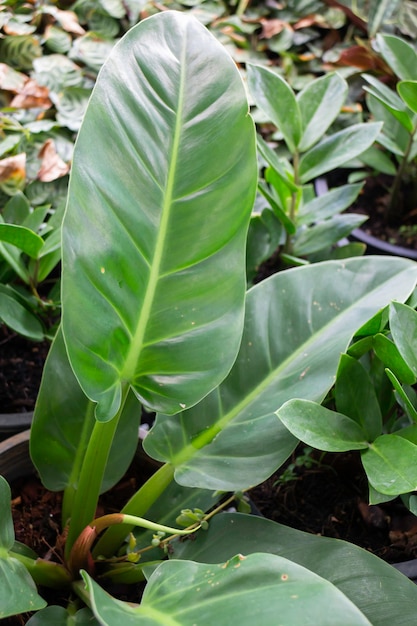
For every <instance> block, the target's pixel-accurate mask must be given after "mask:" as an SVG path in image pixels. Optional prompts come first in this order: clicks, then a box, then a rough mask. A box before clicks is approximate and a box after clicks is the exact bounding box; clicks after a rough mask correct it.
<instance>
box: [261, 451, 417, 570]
mask: <svg viewBox="0 0 417 626" xmlns="http://www.w3.org/2000/svg"><path fill="white" fill-rule="evenodd" d="M300 454H301V456H302V454H303V448H302V447H301V448H298V450H297V451H296V453H295V454H294V456H293V458H292V459H291V460H290V461H289V462H287V463H286V465H285V466H284V467H283V468H281V469H280V470H279V471H278V472H277V473H276V474H274V475H273V476H271V478H269V479H268V480H267V481H265V482H264V483H262V484H261V485H259V486H258V487H256V488H254V489H253V490H251V492H250V497H251V499H252V501H253V502H254V503H255V506H256V507H257V508H258V509H259V511H260V512H261V513H262V515H264V516H265V517H268V518H269V519H272V520H274V521H276V522H279V523H281V524H285V525H287V526H291V527H292V528H297V529H299V530H303V531H305V532H309V533H312V534H315V535H322V536H324V537H333V538H337V539H344V540H346V541H350V542H351V543H354V544H356V545H358V546H360V547H362V548H365V549H366V550H369V551H371V552H373V553H374V554H375V555H376V556H379V557H380V558H382V559H384V560H385V561H387V562H389V563H398V562H401V561H407V560H409V559H413V558H416V557H417V517H416V516H414V515H412V514H411V513H410V512H409V510H408V509H407V508H406V507H405V506H404V505H403V504H402V502H401V500H400V499H399V498H397V499H396V500H394V501H392V502H387V503H385V504H381V505H378V506H376V505H373V506H369V505H368V504H367V502H368V487H367V480H366V476H365V473H364V470H363V468H362V465H361V462H360V457H359V454H358V453H356V452H349V453H343V454H330V453H329V454H326V455H325V456H324V457H323V459H322V460H321V461H319V458H320V457H319V456H318V453H317V452H313V453H312V455H311V456H309V457H308V458H306V463H305V464H304V465H303V464H300V465H298V464H297V455H300ZM289 465H291V467H292V466H295V467H293V469H291V470H290V471H289V472H288V471H285V468H288V466H289Z"/></svg>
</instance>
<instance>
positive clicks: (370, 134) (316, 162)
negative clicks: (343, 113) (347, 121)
mask: <svg viewBox="0 0 417 626" xmlns="http://www.w3.org/2000/svg"><path fill="white" fill-rule="evenodd" d="M381 127H382V124H380V123H379V122H372V123H368V124H352V126H349V127H348V128H345V129H343V130H341V131H339V132H337V133H334V134H333V135H330V137H327V138H325V139H323V140H322V141H321V142H320V143H318V144H316V145H315V146H314V147H313V148H311V149H310V150H309V151H308V152H306V153H305V154H304V155H303V156H302V158H301V160H300V178H301V182H302V183H303V184H305V183H307V182H308V181H310V180H313V179H314V178H317V176H321V174H324V173H325V172H329V171H330V170H334V169H336V168H337V167H340V166H341V165H343V164H344V163H346V162H347V161H349V160H350V159H353V158H355V157H357V156H359V155H360V154H361V153H362V152H363V151H364V150H366V149H367V148H369V146H371V145H372V144H373V143H374V141H375V139H376V138H377V136H378V134H379V132H380V130H381Z"/></svg>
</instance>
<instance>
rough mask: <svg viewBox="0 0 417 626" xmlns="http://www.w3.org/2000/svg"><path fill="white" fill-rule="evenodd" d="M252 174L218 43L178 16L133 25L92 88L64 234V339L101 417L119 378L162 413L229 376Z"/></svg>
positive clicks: (246, 128)
mask: <svg viewBox="0 0 417 626" xmlns="http://www.w3.org/2000/svg"><path fill="white" fill-rule="evenodd" d="M202 86H204V87H202ZM92 138H94V141H92ZM256 171H257V166H256V154H255V136H254V126H253V122H252V120H251V119H250V117H249V115H248V104H247V100H246V96H245V93H244V88H243V84H242V81H241V78H240V76H239V73H238V72H237V70H236V67H235V65H234V63H233V61H232V59H231V58H230V57H229V55H228V54H227V52H226V51H225V50H224V48H223V47H222V46H221V44H219V43H218V42H217V41H216V40H215V39H214V37H213V36H212V35H210V34H209V33H208V31H207V30H206V29H205V28H204V27H203V26H201V24H199V22H197V20H196V19H195V18H192V17H190V16H188V15H184V14H180V13H176V12H165V13H160V14H157V15H155V16H153V17H151V18H149V19H147V20H143V21H142V22H141V23H140V24H139V25H138V26H137V27H135V28H133V29H132V30H130V31H129V33H128V34H127V35H126V36H125V37H124V38H123V39H122V40H121V41H120V42H119V44H118V45H117V46H116V47H115V48H114V50H113V52H112V54H111V55H110V57H109V59H108V61H107V62H106V64H105V65H104V67H103V68H102V71H101V72H100V76H99V78H98V81H97V83H96V86H95V88H94V91H93V94H92V97H91V100H90V104H89V107H88V110H87V112H86V115H85V118H84V121H83V124H82V127H81V130H80V134H79V136H78V139H77V145H76V148H75V154H74V164H73V170H72V175H71V181H70V188H69V198H70V200H69V204H68V206H67V212H66V216H65V218H64V226H63V309H64V313H63V332H64V336H65V337H66V338H68V351H69V358H70V361H71V365H72V367H73V369H74V371H75V373H76V376H77V378H78V379H79V380H80V382H81V384H82V387H83V389H84V391H85V393H86V395H87V396H88V397H89V398H91V399H92V400H94V401H95V402H98V403H99V405H98V407H97V409H96V415H97V417H99V419H103V420H106V419H110V418H111V417H113V416H114V415H115V413H116V412H117V409H118V407H119V405H120V401H121V388H122V384H123V383H124V382H125V381H126V382H127V383H129V384H130V385H131V386H132V387H133V388H134V390H135V393H136V394H137V395H138V397H139V398H140V399H141V400H142V401H143V402H144V403H145V404H147V405H148V406H150V407H152V408H154V409H158V410H163V411H165V412H167V413H170V414H171V413H175V412H177V411H179V410H180V409H181V407H183V406H189V405H192V404H194V403H196V402H197V401H198V400H199V399H200V398H201V397H202V396H204V395H205V394H207V393H208V392H209V391H210V390H211V389H213V388H214V387H215V386H216V385H217V384H218V383H219V382H220V381H221V380H222V379H223V378H224V376H225V375H226V374H227V372H228V371H229V369H230V367H231V365H232V363H233V360H234V358H235V355H236V352H237V349H238V345H239V341H240V335H241V329H242V323H243V304H244V290H245V282H246V281H245V275H244V268H245V258H244V252H245V250H244V248H245V239H246V232H247V228H248V223H249V219H250V212H251V209H252V204H253V199H254V195H255V189H256ZM81 225H82V227H81ZM226 267H227V272H226V271H225V268H226ZM202 354H204V358H202ZM97 371H100V376H97V375H96V372H97Z"/></svg>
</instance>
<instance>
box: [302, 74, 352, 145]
mask: <svg viewBox="0 0 417 626" xmlns="http://www.w3.org/2000/svg"><path fill="white" fill-rule="evenodd" d="M347 89H348V85H347V83H346V81H345V80H344V79H343V78H342V77H341V76H339V75H338V74H333V73H329V74H325V75H324V76H322V77H320V78H317V79H316V80H313V81H312V82H310V83H308V84H307V86H306V87H305V88H304V89H303V90H302V91H301V92H300V93H299V94H298V96H297V102H298V106H299V107H300V113H301V118H302V123H303V134H302V137H301V141H300V144H299V146H298V148H299V150H300V151H301V152H305V151H306V150H308V149H309V148H311V146H313V145H314V144H315V143H317V141H319V139H321V138H322V137H323V135H324V133H325V132H326V130H327V129H328V128H329V126H330V125H331V124H332V122H333V121H334V120H335V118H336V117H337V115H338V114H339V112H340V109H341V107H342V104H343V102H344V101H345V98H346V94H347Z"/></svg>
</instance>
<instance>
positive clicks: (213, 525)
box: [174, 513, 417, 626]
mask: <svg viewBox="0 0 417 626" xmlns="http://www.w3.org/2000/svg"><path fill="white" fill-rule="evenodd" d="M237 552H242V553H243V554H252V553H257V552H269V553H273V554H277V555H279V556H283V557H284V558H287V559H290V560H291V561H295V563H299V564H300V565H302V566H303V567H306V568H308V569H310V570H311V571H313V572H315V573H316V574H318V575H319V576H322V577H323V578H325V579H326V580H329V581H330V582H332V583H333V584H334V585H336V586H337V587H338V588H339V589H340V590H341V591H342V592H343V593H344V594H345V595H346V596H347V597H348V598H350V600H351V601H352V602H354V603H355V604H356V606H357V607H358V608H359V609H360V610H361V611H362V612H363V613H364V614H365V615H366V617H367V618H368V619H369V621H370V622H371V623H372V624H373V626H392V625H393V624H395V626H410V624H413V623H414V620H415V614H416V601H417V587H416V585H415V584H414V583H412V582H411V581H410V580H408V579H407V578H406V577H405V576H403V575H402V574H400V573H399V572H398V571H397V570H396V569H394V568H393V567H392V566H391V565H389V564H388V563H385V562H384V561H382V560H381V559H378V558H377V557H375V556H374V555H373V554H371V553H370V552H368V551H367V550H362V549H361V548H358V547H356V546H354V545H352V544H351V543H347V542H345V541H338V540H335V539H328V538H327V537H317V536H316V535H309V534H307V533H304V532H301V531H299V530H295V529H293V528H288V527H287V526H283V525H281V524H277V523H275V522H272V521H270V520H267V519H264V518H262V517H255V516H253V515H242V514H239V513H231V514H228V515H217V516H216V517H215V518H214V519H213V520H212V521H211V522H210V526H209V529H208V531H207V532H205V533H199V534H198V536H197V537H196V539H195V541H192V542H191V541H186V542H184V543H178V544H177V545H176V546H175V552H174V557H175V558H183V559H192V560H195V561H198V562H200V563H213V562H214V563H216V562H219V561H221V560H226V559H229V558H231V557H232V556H233V555H234V554H236V553H237ZM304 623H305V622H304V620H301V621H300V622H298V623H297V624H304ZM314 623H316V624H317V625H318V624H320V625H321V619H319V620H317V621H316V622H314Z"/></svg>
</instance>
